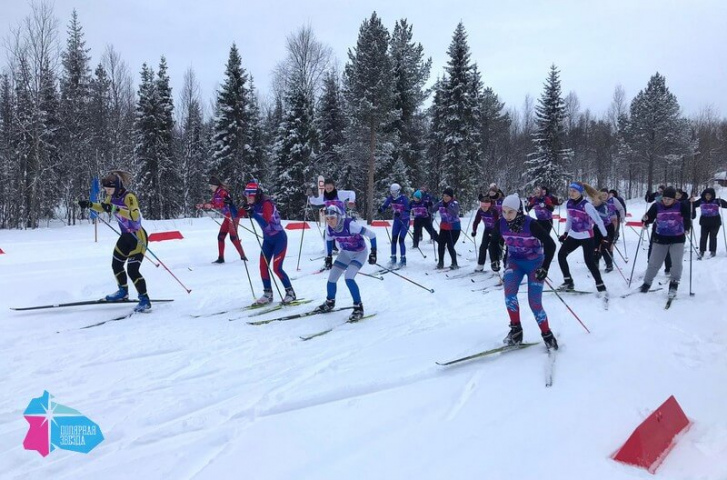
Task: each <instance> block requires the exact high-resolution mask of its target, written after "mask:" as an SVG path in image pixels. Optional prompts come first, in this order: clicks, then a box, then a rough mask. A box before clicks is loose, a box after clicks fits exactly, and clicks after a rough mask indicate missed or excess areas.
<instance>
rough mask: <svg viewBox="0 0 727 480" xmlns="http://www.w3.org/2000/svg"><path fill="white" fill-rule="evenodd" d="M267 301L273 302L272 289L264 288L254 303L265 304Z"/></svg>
mask: <svg viewBox="0 0 727 480" xmlns="http://www.w3.org/2000/svg"><path fill="white" fill-rule="evenodd" d="M268 303H273V291H272V290H268V289H265V290H263V296H262V297H260V298H258V299H257V300H255V304H257V305H267V304H268Z"/></svg>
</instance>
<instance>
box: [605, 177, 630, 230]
mask: <svg viewBox="0 0 727 480" xmlns="http://www.w3.org/2000/svg"><path fill="white" fill-rule="evenodd" d="M608 201H609V203H611V202H613V206H614V207H616V214H617V215H618V222H617V223H616V231H615V232H614V235H613V243H616V241H617V240H618V239H619V238H620V237H621V225H623V224H625V223H626V215H627V214H628V211H627V210H626V201H625V200H624V199H623V198H621V197H620V196H619V194H618V191H617V190H615V189H613V188H612V189H611V190H609V191H608Z"/></svg>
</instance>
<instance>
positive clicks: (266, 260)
mask: <svg viewBox="0 0 727 480" xmlns="http://www.w3.org/2000/svg"><path fill="white" fill-rule="evenodd" d="M249 218H250V225H252V230H253V233H255V238H257V244H258V245H260V256H261V257H262V259H263V261H264V262H265V268H267V269H268V275H269V276H270V279H271V280H272V281H273V285H275V289H276V290H277V291H278V295H280V300H283V299H284V297H283V294H282V293H280V287H279V286H278V282H277V281H276V280H275V275H273V271H272V269H271V268H270V262H269V261H268V257H266V256H265V252H263V244H262V243H261V242H260V237H259V236H258V234H257V229H256V228H255V224H254V223H253V221H252V216H251V215H249ZM270 258H273V256H272V255H270Z"/></svg>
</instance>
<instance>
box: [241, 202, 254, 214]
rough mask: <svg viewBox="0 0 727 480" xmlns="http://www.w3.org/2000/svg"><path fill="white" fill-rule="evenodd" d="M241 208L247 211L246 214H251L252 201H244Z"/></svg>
mask: <svg viewBox="0 0 727 480" xmlns="http://www.w3.org/2000/svg"><path fill="white" fill-rule="evenodd" d="M242 209H243V210H245V211H246V212H247V214H248V215H251V214H252V209H253V204H252V203H246V204H245V205H243V206H242Z"/></svg>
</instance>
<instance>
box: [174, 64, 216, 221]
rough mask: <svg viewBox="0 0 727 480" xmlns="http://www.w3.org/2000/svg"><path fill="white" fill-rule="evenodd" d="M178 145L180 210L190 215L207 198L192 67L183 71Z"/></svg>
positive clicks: (199, 111)
mask: <svg viewBox="0 0 727 480" xmlns="http://www.w3.org/2000/svg"><path fill="white" fill-rule="evenodd" d="M179 110H180V121H179V125H178V127H177V128H178V130H179V132H178V134H177V135H176V138H177V145H178V148H177V150H178V152H179V153H178V158H179V167H180V168H179V171H180V177H181V178H180V183H181V193H182V195H181V202H182V213H183V215H185V216H189V215H190V214H191V213H192V212H193V211H194V210H193V207H194V205H196V204H197V203H200V202H201V201H202V200H203V199H204V198H205V197H207V194H208V193H207V191H206V189H205V187H206V185H207V179H206V178H205V176H206V173H207V171H208V167H207V162H206V151H205V139H204V118H203V115H202V106H201V100H200V92H199V84H198V83H197V79H196V77H195V74H194V70H192V69H191V68H190V69H188V70H187V71H186V72H185V75H184V86H183V88H182V95H181V102H180V108H179Z"/></svg>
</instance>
